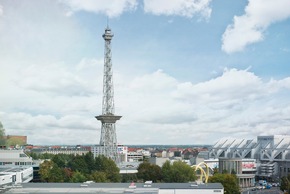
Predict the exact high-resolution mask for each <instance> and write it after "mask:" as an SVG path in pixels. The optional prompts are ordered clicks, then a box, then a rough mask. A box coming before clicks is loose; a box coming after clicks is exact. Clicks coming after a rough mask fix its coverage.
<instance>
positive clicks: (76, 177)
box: [71, 171, 87, 183]
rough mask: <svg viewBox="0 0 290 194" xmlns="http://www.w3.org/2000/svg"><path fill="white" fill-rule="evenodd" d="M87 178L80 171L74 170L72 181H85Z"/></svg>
mask: <svg viewBox="0 0 290 194" xmlns="http://www.w3.org/2000/svg"><path fill="white" fill-rule="evenodd" d="M86 180H87V178H86V176H85V175H84V174H83V173H81V172H79V171H76V172H74V173H73V175H72V178H71V182H73V183H83V182H85V181H86Z"/></svg>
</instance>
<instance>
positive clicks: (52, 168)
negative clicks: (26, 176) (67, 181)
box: [39, 160, 64, 182]
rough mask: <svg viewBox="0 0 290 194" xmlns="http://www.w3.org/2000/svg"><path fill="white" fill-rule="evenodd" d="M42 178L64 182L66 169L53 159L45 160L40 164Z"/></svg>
mask: <svg viewBox="0 0 290 194" xmlns="http://www.w3.org/2000/svg"><path fill="white" fill-rule="evenodd" d="M39 174H40V179H41V180H42V181H45V182H64V171H63V169H61V168H59V167H58V166H57V165H56V164H55V163H54V162H53V161H48V160H45V161H44V162H43V163H41V164H40V165H39Z"/></svg>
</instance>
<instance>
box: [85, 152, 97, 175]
mask: <svg viewBox="0 0 290 194" xmlns="http://www.w3.org/2000/svg"><path fill="white" fill-rule="evenodd" d="M84 159H85V162H86V164H87V167H88V172H89V173H92V172H94V171H95V170H96V165H95V159H94V156H93V154H92V152H88V153H87V154H86V155H85V156H84Z"/></svg>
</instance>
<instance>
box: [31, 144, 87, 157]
mask: <svg viewBox="0 0 290 194" xmlns="http://www.w3.org/2000/svg"><path fill="white" fill-rule="evenodd" d="M90 151H91V147H90V146H49V147H41V148H32V149H31V152H34V153H37V154H44V153H47V154H73V155H75V156H76V155H85V154H87V153H89V152H90Z"/></svg>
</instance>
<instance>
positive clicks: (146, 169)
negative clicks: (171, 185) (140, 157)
mask: <svg viewBox="0 0 290 194" xmlns="http://www.w3.org/2000/svg"><path fill="white" fill-rule="evenodd" d="M137 170H138V173H137V177H138V178H139V179H142V180H143V181H149V180H150V181H153V182H160V181H161V179H162V174H161V168H160V167H159V166H157V165H155V164H150V163H148V162H143V163H141V164H140V165H139V167H138V169H137Z"/></svg>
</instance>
